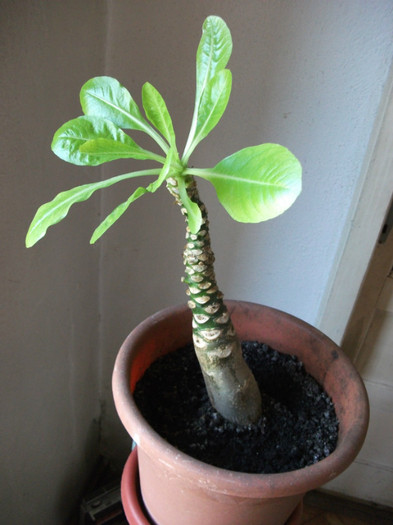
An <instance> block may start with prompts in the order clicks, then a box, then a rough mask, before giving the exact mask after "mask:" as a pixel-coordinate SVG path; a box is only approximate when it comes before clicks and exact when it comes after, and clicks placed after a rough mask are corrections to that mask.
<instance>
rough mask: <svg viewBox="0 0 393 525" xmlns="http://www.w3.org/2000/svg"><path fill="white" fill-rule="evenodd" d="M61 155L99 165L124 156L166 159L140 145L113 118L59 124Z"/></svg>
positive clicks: (57, 140)
mask: <svg viewBox="0 0 393 525" xmlns="http://www.w3.org/2000/svg"><path fill="white" fill-rule="evenodd" d="M52 150H53V152H54V153H56V155H57V156H58V157H60V158H61V159H63V160H66V161H67V162H71V163H72V164H77V165H79V166H97V165H98V164H102V163H104V162H109V161H111V160H116V159H121V158H134V159H154V160H159V159H161V160H162V157H158V156H157V155H155V154H154V153H151V152H148V151H146V150H144V149H142V148H140V147H139V146H138V145H137V144H136V143H135V142H134V141H133V140H132V138H131V137H129V136H128V135H127V134H126V133H124V131H122V130H121V129H120V128H118V127H117V126H116V125H115V124H113V122H111V121H110V120H105V119H103V118H100V117H88V116H83V117H78V118H76V119H73V120H70V121H69V122H66V123H65V124H63V125H62V126H61V128H59V129H58V130H57V131H56V133H55V135H54V137H53V141H52Z"/></svg>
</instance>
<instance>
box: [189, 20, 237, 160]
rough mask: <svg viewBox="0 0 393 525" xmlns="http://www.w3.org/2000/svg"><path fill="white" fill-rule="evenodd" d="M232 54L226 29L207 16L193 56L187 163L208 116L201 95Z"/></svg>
mask: <svg viewBox="0 0 393 525" xmlns="http://www.w3.org/2000/svg"><path fill="white" fill-rule="evenodd" d="M231 53H232V37H231V33H230V31H229V29H228V26H227V25H226V23H225V22H224V20H222V18H220V17H218V16H209V17H208V18H206V20H205V22H204V24H203V28H202V37H201V40H200V43H199V46H198V51H197V55H196V92H195V106H194V114H193V117H192V123H191V129H190V133H189V135H188V139H187V143H186V146H185V148H184V153H183V159H184V161H185V162H187V161H188V159H189V157H190V155H191V153H192V151H193V150H194V148H195V146H196V144H197V143H198V141H197V142H195V141H194V137H195V133H196V129H197V125H198V126H199V128H201V127H203V125H204V122H203V116H206V115H209V109H208V108H205V107H204V104H205V103H207V104H210V97H206V98H203V94H204V92H205V90H206V89H208V85H209V84H210V82H211V81H212V79H213V78H214V77H215V76H216V75H217V73H219V72H220V71H222V70H223V69H225V67H226V65H227V64H228V61H229V58H230V56H231ZM228 96H229V94H228ZM224 109H225V108H224ZM220 117H221V115H220ZM216 123H217V122H216ZM211 129H212V128H211Z"/></svg>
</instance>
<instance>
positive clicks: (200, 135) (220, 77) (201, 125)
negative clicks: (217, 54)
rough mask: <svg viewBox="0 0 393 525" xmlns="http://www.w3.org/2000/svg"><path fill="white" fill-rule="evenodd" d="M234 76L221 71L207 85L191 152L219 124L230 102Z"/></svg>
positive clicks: (228, 72) (227, 70) (226, 71)
mask: <svg viewBox="0 0 393 525" xmlns="http://www.w3.org/2000/svg"><path fill="white" fill-rule="evenodd" d="M231 88H232V74H231V72H230V71H229V69H224V70H223V71H219V72H218V73H217V74H216V75H215V76H214V77H213V78H212V79H211V80H210V81H209V82H208V84H207V86H206V89H205V90H204V92H203V94H202V98H201V102H200V107H199V111H198V119H197V125H196V129H195V137H194V140H193V143H192V146H191V148H190V152H191V151H192V150H193V149H194V148H195V146H196V145H197V144H198V143H199V142H200V141H201V140H203V139H204V138H205V137H206V136H207V135H208V134H209V133H210V131H211V130H212V129H213V128H214V127H215V126H216V125H217V124H218V122H219V120H220V118H221V117H222V115H223V113H224V111H225V109H226V107H227V104H228V100H229V96H230V94H231Z"/></svg>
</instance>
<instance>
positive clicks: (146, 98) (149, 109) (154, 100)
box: [142, 82, 176, 148]
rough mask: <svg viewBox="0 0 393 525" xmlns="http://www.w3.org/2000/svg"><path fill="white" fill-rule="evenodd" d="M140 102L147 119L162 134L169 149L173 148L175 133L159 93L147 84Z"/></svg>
mask: <svg viewBox="0 0 393 525" xmlns="http://www.w3.org/2000/svg"><path fill="white" fill-rule="evenodd" d="M142 102H143V107H144V110H145V113H146V116H147V118H148V119H149V120H150V122H151V123H152V124H153V125H154V126H155V127H156V128H157V129H158V131H159V132H160V133H162V135H163V136H164V137H165V138H166V140H167V141H168V142H169V144H170V145H171V147H172V148H175V147H176V137H175V131H174V129H173V124H172V119H171V116H170V115H169V111H168V108H167V106H166V103H165V101H164V99H163V98H162V96H161V95H160V93H159V92H158V91H157V89H156V88H155V87H154V86H152V85H151V84H150V83H149V82H146V83H145V84H144V85H143V87H142Z"/></svg>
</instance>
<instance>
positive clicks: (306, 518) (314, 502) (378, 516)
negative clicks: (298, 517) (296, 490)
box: [301, 491, 393, 525]
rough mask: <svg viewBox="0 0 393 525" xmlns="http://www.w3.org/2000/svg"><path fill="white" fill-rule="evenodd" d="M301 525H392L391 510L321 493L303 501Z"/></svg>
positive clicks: (308, 496)
mask: <svg viewBox="0 0 393 525" xmlns="http://www.w3.org/2000/svg"><path fill="white" fill-rule="evenodd" d="M301 523H302V525H303V524H307V525H393V508H392V509H385V508H380V507H376V506H373V505H366V504H363V503H358V502H354V501H350V500H346V499H343V498H338V497H334V496H331V495H328V494H324V493H323V492H317V491H314V492H310V493H309V494H307V496H306V497H305V499H304V510H303V518H302V522H301Z"/></svg>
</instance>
